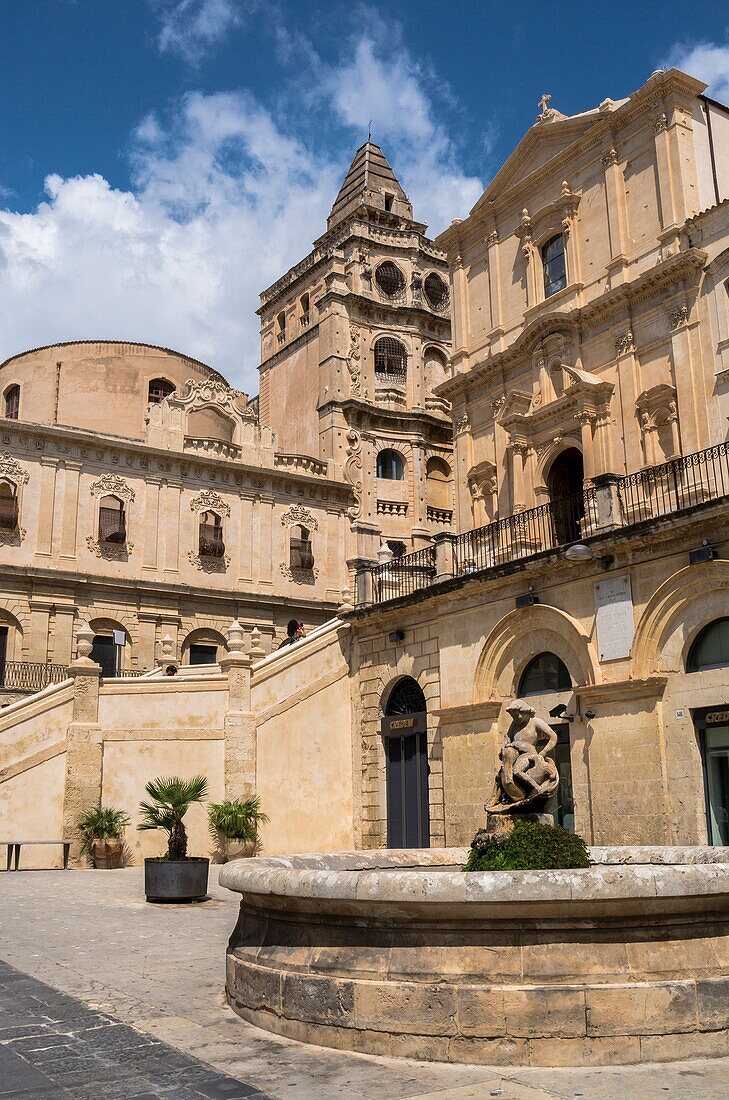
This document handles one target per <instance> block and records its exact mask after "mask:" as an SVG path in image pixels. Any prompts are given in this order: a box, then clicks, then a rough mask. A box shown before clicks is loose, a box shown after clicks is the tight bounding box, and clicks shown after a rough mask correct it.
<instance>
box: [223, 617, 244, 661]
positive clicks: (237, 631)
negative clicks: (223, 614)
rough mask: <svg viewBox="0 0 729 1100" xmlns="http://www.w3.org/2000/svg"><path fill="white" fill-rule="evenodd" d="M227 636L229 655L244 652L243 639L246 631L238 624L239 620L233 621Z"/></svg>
mask: <svg viewBox="0 0 729 1100" xmlns="http://www.w3.org/2000/svg"><path fill="white" fill-rule="evenodd" d="M225 636H226V638H227V639H228V652H229V653H242V652H243V638H244V636H245V631H244V630H243V627H242V626H241V624H240V623H239V622H238V620H237V619H233V622H232V623H231V624H230V626H229V627H228V629H227V630H226V632H225Z"/></svg>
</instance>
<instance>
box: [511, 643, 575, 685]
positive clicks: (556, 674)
mask: <svg viewBox="0 0 729 1100" xmlns="http://www.w3.org/2000/svg"><path fill="white" fill-rule="evenodd" d="M571 687H572V680H571V678H570V674H569V672H568V671H567V666H566V665H565V663H564V661H560V659H559V657H558V656H557V654H556V653H539V654H537V656H536V657H532V659H531V661H530V662H529V664H528V665H527V666H526V668H525V669H524V671H523V672H522V674H521V679H520V680H519V691H518V694H519V695H544V694H545V693H546V692H549V691H569V690H570V688H571Z"/></svg>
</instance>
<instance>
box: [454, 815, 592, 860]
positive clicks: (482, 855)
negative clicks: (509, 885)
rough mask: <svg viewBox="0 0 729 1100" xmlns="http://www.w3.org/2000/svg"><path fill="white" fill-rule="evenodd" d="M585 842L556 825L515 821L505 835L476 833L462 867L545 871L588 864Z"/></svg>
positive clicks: (575, 834) (588, 856) (482, 831)
mask: <svg viewBox="0 0 729 1100" xmlns="http://www.w3.org/2000/svg"><path fill="white" fill-rule="evenodd" d="M590 863H591V860H590V855H589V853H588V851H587V845H586V844H585V842H584V840H583V839H582V837H581V836H578V835H577V833H568V832H567V830H566V829H562V828H560V826H559V825H538V824H537V823H536V822H532V821H516V822H515V823H514V828H513V829H512V830H511V832H510V833H507V834H506V835H505V836H500V837H492V836H486V834H485V831H484V830H481V831H480V832H479V833H477V834H476V836H475V838H474V840H473V842H472V844H471V851H470V852H469V853H468V859H467V860H466V862H465V863H464V865H463V870H464V871H549V870H555V869H562V870H565V869H568V868H571V867H589V866H590Z"/></svg>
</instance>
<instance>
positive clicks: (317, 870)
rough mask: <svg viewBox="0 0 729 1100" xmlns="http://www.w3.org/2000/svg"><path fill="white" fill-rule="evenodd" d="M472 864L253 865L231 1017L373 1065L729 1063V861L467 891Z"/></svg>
mask: <svg viewBox="0 0 729 1100" xmlns="http://www.w3.org/2000/svg"><path fill="white" fill-rule="evenodd" d="M466 855H467V849H465V848H440V849H414V850H389V851H382V850H380V851H370V852H343V853H335V854H331V855H299V856H288V857H283V856H281V857H275V858H257V859H248V860H240V861H236V862H233V863H229V864H227V865H226V866H225V867H224V868H223V869H222V871H221V873H220V884H221V885H222V886H226V887H227V888H228V889H230V890H234V891H237V892H238V893H240V894H241V908H240V916H239V919H238V923H237V925H236V927H235V930H234V932H233V935H232V936H231V939H230V944H229V947H228V956H227V980H226V991H227V997H228V1001H229V1003H230V1005H231V1007H232V1008H233V1009H234V1010H235V1011H236V1012H237V1013H239V1015H241V1016H242V1017H243V1018H244V1019H246V1020H249V1021H251V1022H252V1023H254V1024H256V1025H258V1026H259V1027H262V1028H266V1029H267V1030H269V1031H273V1032H276V1033H278V1034H281V1035H286V1036H288V1037H290V1038H294V1039H300V1040H303V1041H306V1042H311V1043H317V1044H320V1045H322V1046H331V1047H336V1048H338V1049H349V1050H357V1051H360V1052H365V1053H375V1054H388V1055H399V1056H402V1057H414V1058H421V1059H427V1060H436V1061H458V1062H475V1063H480V1064H487V1065H505V1064H506V1065H588V1064H589V1065H598V1064H627V1063H634V1062H641V1061H663V1060H666V1061H669V1060H674V1059H683V1058H690V1057H699V1056H701V1057H706V1056H712V1055H724V1054H729V849H724V848H702V847H690V848H668V847H650V848H646V847H643V848H641V847H626V848H593V849H591V855H592V858H593V860H594V861H595V865H594V866H593V867H591V868H590V869H588V870H574V871H512V872H497V873H491V872H476V873H469V874H463V873H462V872H461V871H460V870H453V868H454V867H460V865H461V864H462V863H463V862H464V861H465V859H466Z"/></svg>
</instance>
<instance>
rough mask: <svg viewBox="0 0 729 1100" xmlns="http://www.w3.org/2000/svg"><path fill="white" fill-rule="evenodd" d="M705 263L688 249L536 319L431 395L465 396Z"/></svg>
mask: <svg viewBox="0 0 729 1100" xmlns="http://www.w3.org/2000/svg"><path fill="white" fill-rule="evenodd" d="M706 260H707V254H706V252H705V251H703V249H700V248H688V249H686V250H684V251H682V252H678V253H677V254H676V255H674V256H668V257H667V258H666V259H665V260H662V261H661V262H660V263H658V264H656V265H655V267H653V268H651V269H650V270H649V271H645V272H643V273H642V274H641V275H639V276H638V277H637V278H636V279H634V280H633V281H632V282H629V283H624V284H623V285H622V286H619V287H616V288H615V289H614V290H609V291H607V293H605V294H602V295H601V296H600V297H599V298H596V299H595V300H594V301H592V302H589V303H588V304H587V305H584V306H581V307H580V308H578V309H574V310H571V311H570V312H569V314H563V313H559V312H558V313H548V314H546V315H545V316H543V317H538V318H536V319H535V320H534V321H532V322H531V323H530V324H528V325H527V326H526V327H525V328H523V329H522V330H521V332H520V333H519V335H518V336H517V337H516V339H515V340H514V342H513V343H512V344H511V345H510V346H509V347H508V348H506V349H505V350H504V351H500V352H498V353H497V354H496V355H492V356H490V357H489V358H488V359H486V360H484V361H483V362H482V363H480V364H479V365H477V366H475V367H471V368H470V370H469V371H468V372H467V373H466V374H461V375H457V376H456V377H455V378H449V379H448V380H447V381H445V382H442V383H441V385H440V386H438V387H437V388H436V389H435V391H434V392H435V393H436V394H437V395H438V396H439V397H445V398H446V400H447V401H451V402H452V401H453V400H454V398H456V397H458V396H459V395H461V394H466V393H468V391H469V390H470V389H472V388H473V387H474V386H476V385H481V384H482V383H483V382H484V381H486V380H488V379H490V378H491V377H492V375H494V374H496V373H497V372H498V371H503V370H508V369H510V368H511V367H513V366H515V365H516V364H520V363H521V362H523V361H524V359H525V357H526V356H528V355H530V354H531V351H532V349H533V348H534V346H535V345H536V344H537V342H538V341H539V340H540V339H542V338H543V337H545V336H547V335H550V334H551V333H553V332H560V331H570V330H571V331H576V330H579V331H581V332H584V331H585V329H586V328H587V327H588V326H589V325H592V324H595V323H596V322H599V321H604V320H607V319H608V318H610V317H612V316H618V315H619V314H621V313H622V312H623V311H624V310H625V309H626V307H627V306H629V305H631V304H634V303H638V302H641V301H645V299H647V298H650V297H652V296H653V295H654V294H657V293H659V292H660V291H661V290H663V289H665V288H666V287H667V286H670V285H671V284H673V283H675V282H678V281H679V280H680V279H683V278H686V277H687V276H689V275H691V274H692V273H693V272H696V271H699V270H700V269H701V268H702V267H703V266H704V264H705V263H706Z"/></svg>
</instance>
